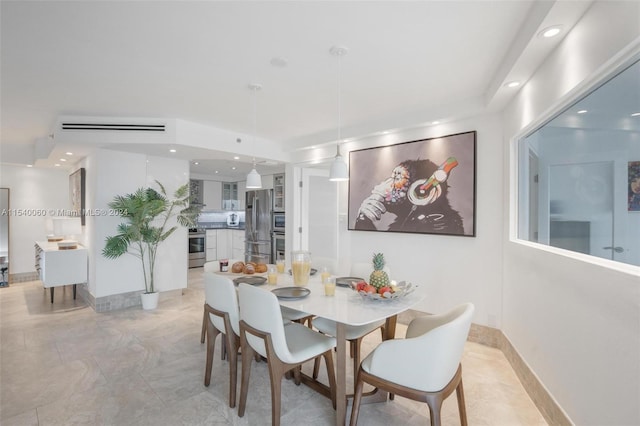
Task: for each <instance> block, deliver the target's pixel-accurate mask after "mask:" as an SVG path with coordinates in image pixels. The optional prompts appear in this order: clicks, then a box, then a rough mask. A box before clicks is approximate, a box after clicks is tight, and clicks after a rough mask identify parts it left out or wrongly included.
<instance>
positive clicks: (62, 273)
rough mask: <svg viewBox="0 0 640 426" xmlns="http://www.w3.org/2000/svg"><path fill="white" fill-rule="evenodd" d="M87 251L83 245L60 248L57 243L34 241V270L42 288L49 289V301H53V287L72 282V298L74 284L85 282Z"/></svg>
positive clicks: (74, 292) (74, 291)
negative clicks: (72, 247)
mask: <svg viewBox="0 0 640 426" xmlns="http://www.w3.org/2000/svg"><path fill="white" fill-rule="evenodd" d="M87 259H88V251H87V249H86V248H85V247H82V246H81V245H78V248H75V249H68V250H60V249H58V244H57V243H50V242H47V241H36V243H35V261H36V265H35V266H36V271H37V272H38V275H39V276H40V280H41V281H42V284H43V285H44V288H50V289H51V303H53V288H54V287H59V286H64V285H68V284H73V285H74V287H73V298H74V299H75V296H76V289H75V285H76V284H83V283H86V282H87Z"/></svg>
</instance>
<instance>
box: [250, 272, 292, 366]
mask: <svg viewBox="0 0 640 426" xmlns="http://www.w3.org/2000/svg"><path fill="white" fill-rule="evenodd" d="M238 298H239V301H240V319H241V320H243V321H245V322H246V323H247V324H248V325H249V326H251V327H253V328H255V329H257V330H260V331H262V332H263V333H269V334H271V341H272V342H273V348H274V350H275V352H276V355H277V357H278V358H279V359H281V360H282V361H284V362H289V360H290V359H291V355H290V352H289V349H288V347H287V341H286V338H285V334H284V325H283V323H282V313H281V312H280V304H279V303H278V299H277V298H276V296H275V295H274V294H273V293H271V292H270V291H265V290H262V289H259V288H256V287H253V286H251V285H249V284H244V283H241V284H240V285H239V286H238ZM246 336H247V342H248V343H249V345H251V347H252V348H253V349H254V350H255V351H256V352H258V353H259V354H260V355H262V356H264V357H266V356H267V350H266V347H265V345H264V340H262V339H261V338H259V337H256V336H254V335H252V334H250V333H246Z"/></svg>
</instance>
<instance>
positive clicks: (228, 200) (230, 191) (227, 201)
mask: <svg viewBox="0 0 640 426" xmlns="http://www.w3.org/2000/svg"><path fill="white" fill-rule="evenodd" d="M222 208H223V209H224V210H238V209H239V208H240V207H239V199H238V182H222ZM242 208H243V209H244V207H242Z"/></svg>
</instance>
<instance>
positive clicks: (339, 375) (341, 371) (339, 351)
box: [336, 322, 347, 426]
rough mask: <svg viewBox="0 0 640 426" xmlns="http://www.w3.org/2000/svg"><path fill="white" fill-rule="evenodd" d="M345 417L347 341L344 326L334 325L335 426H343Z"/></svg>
mask: <svg viewBox="0 0 640 426" xmlns="http://www.w3.org/2000/svg"><path fill="white" fill-rule="evenodd" d="M346 416H347V340H346V333H345V325H344V324H342V323H339V322H337V323H336V425H337V426H343V425H344V424H345V421H346Z"/></svg>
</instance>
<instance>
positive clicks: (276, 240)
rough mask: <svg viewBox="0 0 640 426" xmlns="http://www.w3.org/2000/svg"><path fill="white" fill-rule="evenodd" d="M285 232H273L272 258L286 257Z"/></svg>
mask: <svg viewBox="0 0 640 426" xmlns="http://www.w3.org/2000/svg"><path fill="white" fill-rule="evenodd" d="M284 255H285V253H284V232H273V233H272V234H271V258H272V259H273V262H274V263H275V261H276V260H279V259H284Z"/></svg>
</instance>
